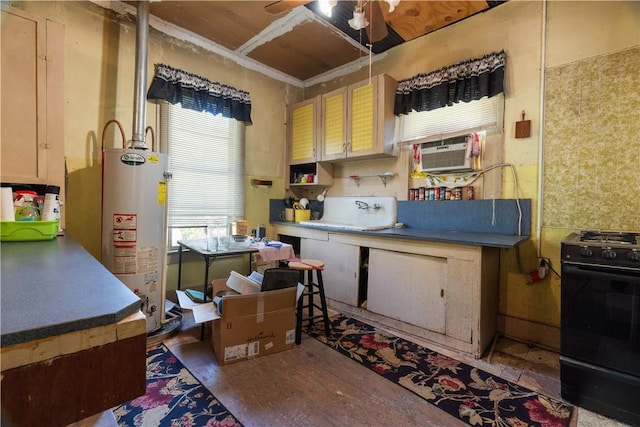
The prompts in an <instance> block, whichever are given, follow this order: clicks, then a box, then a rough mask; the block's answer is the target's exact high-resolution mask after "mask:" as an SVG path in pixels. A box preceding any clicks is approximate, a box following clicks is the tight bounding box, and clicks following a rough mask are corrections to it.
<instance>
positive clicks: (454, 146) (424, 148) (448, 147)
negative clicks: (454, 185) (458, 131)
mask: <svg viewBox="0 0 640 427" xmlns="http://www.w3.org/2000/svg"><path fill="white" fill-rule="evenodd" d="M420 150H421V157H422V162H421V167H422V171H423V172H454V171H455V172H464V171H470V170H473V168H472V166H471V165H472V163H471V159H468V158H467V137H466V135H465V136H458V137H455V138H448V139H444V140H441V141H433V142H425V143H423V144H421V147H420Z"/></svg>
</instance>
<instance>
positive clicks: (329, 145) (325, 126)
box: [320, 88, 347, 160]
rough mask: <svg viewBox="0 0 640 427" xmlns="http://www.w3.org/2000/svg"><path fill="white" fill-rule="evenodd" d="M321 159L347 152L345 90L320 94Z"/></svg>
mask: <svg viewBox="0 0 640 427" xmlns="http://www.w3.org/2000/svg"><path fill="white" fill-rule="evenodd" d="M321 129H322V130H321V137H320V145H321V147H322V149H321V150H320V151H321V160H335V159H341V158H344V157H345V155H346V154H347V152H346V149H347V90H346V88H342V89H338V90H335V91H332V92H329V93H327V94H325V95H322V126H321Z"/></svg>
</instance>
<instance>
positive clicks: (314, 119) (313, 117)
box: [287, 96, 333, 189]
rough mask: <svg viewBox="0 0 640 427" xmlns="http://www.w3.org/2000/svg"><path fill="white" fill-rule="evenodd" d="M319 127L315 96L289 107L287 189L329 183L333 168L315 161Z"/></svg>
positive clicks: (316, 98)
mask: <svg viewBox="0 0 640 427" xmlns="http://www.w3.org/2000/svg"><path fill="white" fill-rule="evenodd" d="M319 126H320V97H319V96H317V97H315V98H312V99H308V100H306V101H303V102H300V103H298V104H295V105H293V106H292V107H291V108H290V110H289V128H288V129H289V144H288V153H289V165H288V169H287V183H288V187H287V188H292V189H293V188H307V187H309V186H316V187H318V186H323V187H326V186H329V185H332V184H333V166H332V165H330V164H321V163H319V162H318V161H317V160H318V134H319Z"/></svg>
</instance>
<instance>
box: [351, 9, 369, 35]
mask: <svg viewBox="0 0 640 427" xmlns="http://www.w3.org/2000/svg"><path fill="white" fill-rule="evenodd" d="M347 22H348V23H349V26H350V27H351V28H353V29H354V30H356V31H358V30H361V29H363V28H366V26H367V25H369V21H367V18H366V17H365V16H364V10H363V9H362V5H360V4H358V5H356V7H355V8H354V9H353V18H351V19H349V21H347Z"/></svg>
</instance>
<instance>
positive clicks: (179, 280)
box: [178, 245, 182, 289]
mask: <svg viewBox="0 0 640 427" xmlns="http://www.w3.org/2000/svg"><path fill="white" fill-rule="evenodd" d="M181 283H182V245H178V289H180V284H181Z"/></svg>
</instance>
